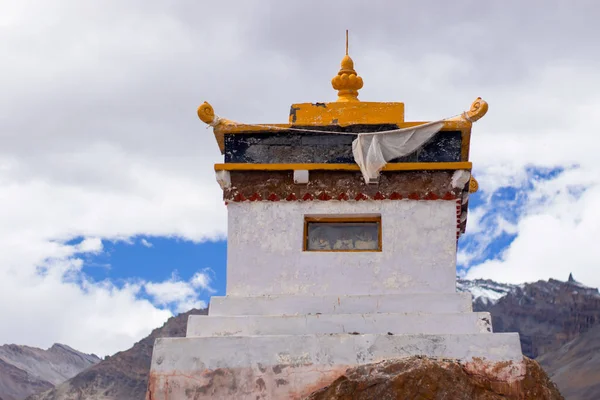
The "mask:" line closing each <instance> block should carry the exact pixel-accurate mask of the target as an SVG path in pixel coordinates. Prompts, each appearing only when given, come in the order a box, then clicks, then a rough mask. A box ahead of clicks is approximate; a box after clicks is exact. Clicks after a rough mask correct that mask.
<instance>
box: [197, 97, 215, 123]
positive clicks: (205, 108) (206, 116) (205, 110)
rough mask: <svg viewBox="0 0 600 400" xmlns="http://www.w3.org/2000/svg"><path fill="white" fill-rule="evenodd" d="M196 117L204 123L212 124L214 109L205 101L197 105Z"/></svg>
mask: <svg viewBox="0 0 600 400" xmlns="http://www.w3.org/2000/svg"><path fill="white" fill-rule="evenodd" d="M198 118H200V119H201V120H202V122H204V123H206V124H209V125H211V124H213V123H214V121H215V110H214V109H213V107H212V106H211V105H210V104H209V103H208V102H207V101H205V102H204V103H202V104H201V105H200V107H198Z"/></svg>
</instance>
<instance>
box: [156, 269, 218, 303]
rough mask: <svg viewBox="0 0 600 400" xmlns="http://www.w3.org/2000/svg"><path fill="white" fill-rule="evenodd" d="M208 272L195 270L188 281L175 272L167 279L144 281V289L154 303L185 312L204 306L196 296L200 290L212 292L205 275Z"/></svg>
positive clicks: (208, 278) (208, 279) (207, 277)
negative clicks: (155, 281) (157, 281)
mask: <svg viewBox="0 0 600 400" xmlns="http://www.w3.org/2000/svg"><path fill="white" fill-rule="evenodd" d="M209 272H210V271H209V270H205V271H204V272H197V273H196V274H194V276H193V277H192V279H190V281H189V282H186V281H183V280H181V279H179V277H178V276H177V274H173V276H172V277H171V279H170V280H168V281H164V282H160V283H153V282H149V283H146V284H145V285H144V289H145V290H146V293H148V295H150V296H151V297H152V299H153V300H154V303H156V304H160V305H163V306H174V307H175V309H176V311H177V312H185V311H188V310H189V309H191V308H205V307H206V306H207V304H206V302H204V301H201V300H199V299H198V296H199V295H200V291H201V290H204V291H207V292H209V293H213V292H214V290H213V289H212V288H211V287H210V277H209V276H208V275H207V274H208V273H209Z"/></svg>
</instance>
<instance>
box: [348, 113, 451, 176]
mask: <svg viewBox="0 0 600 400" xmlns="http://www.w3.org/2000/svg"><path fill="white" fill-rule="evenodd" d="M443 126H444V122H443V121H435V122H429V123H426V124H423V125H418V126H415V127H410V128H404V129H397V130H394V131H388V132H379V133H378V132H372V133H359V134H358V137H357V138H356V139H354V141H353V142H352V153H353V154H354V160H355V161H356V163H357V164H358V166H359V167H360V170H361V172H362V174H363V176H364V178H365V182H367V183H369V182H370V181H376V180H377V179H378V177H379V172H380V171H381V169H382V168H383V167H384V166H385V164H387V162H388V161H390V160H393V159H394V158H398V157H403V156H406V155H408V154H410V153H412V152H413V151H415V150H417V149H418V148H420V147H421V146H423V145H424V144H425V143H426V142H427V141H428V140H429V139H431V138H432V137H433V135H435V134H436V133H437V132H439V131H440V129H442V127H443Z"/></svg>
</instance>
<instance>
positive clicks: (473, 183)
mask: <svg viewBox="0 0 600 400" xmlns="http://www.w3.org/2000/svg"><path fill="white" fill-rule="evenodd" d="M478 190H479V183H478V182H477V180H476V179H475V178H473V177H472V176H471V179H469V193H475V192H476V191H478Z"/></svg>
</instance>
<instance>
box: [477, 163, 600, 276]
mask: <svg viewBox="0 0 600 400" xmlns="http://www.w3.org/2000/svg"><path fill="white" fill-rule="evenodd" d="M599 177H600V170H598V171H586V170H584V169H581V168H575V169H571V170H567V171H565V172H564V173H562V174H560V175H558V176H557V177H555V178H551V179H547V180H538V181H535V184H534V186H533V188H532V189H531V190H530V193H529V195H528V198H527V201H526V202H524V204H523V205H522V207H523V208H522V211H521V212H520V216H519V219H518V222H517V224H516V231H515V233H516V234H517V236H516V238H515V240H514V241H513V242H512V243H511V245H510V246H509V247H508V248H507V249H506V251H505V252H504V253H503V254H502V255H501V257H500V258H498V259H494V260H487V261H484V262H482V263H480V264H479V265H475V266H473V267H472V268H471V269H470V270H469V272H468V273H467V277H468V278H480V277H485V278H490V279H494V280H498V281H502V282H510V283H522V282H530V281H535V280H538V279H548V278H556V279H561V280H566V279H567V277H568V274H569V273H570V272H572V273H573V275H574V276H575V277H576V279H578V280H579V281H581V282H584V283H585V284H587V285H591V286H595V287H600V271H599V270H598V268H597V266H598V264H597V260H598V259H600V248H599V247H598V246H597V244H596V238H597V237H598V235H600V211H599V210H598V204H600V178H599ZM582 188H585V189H582Z"/></svg>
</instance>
